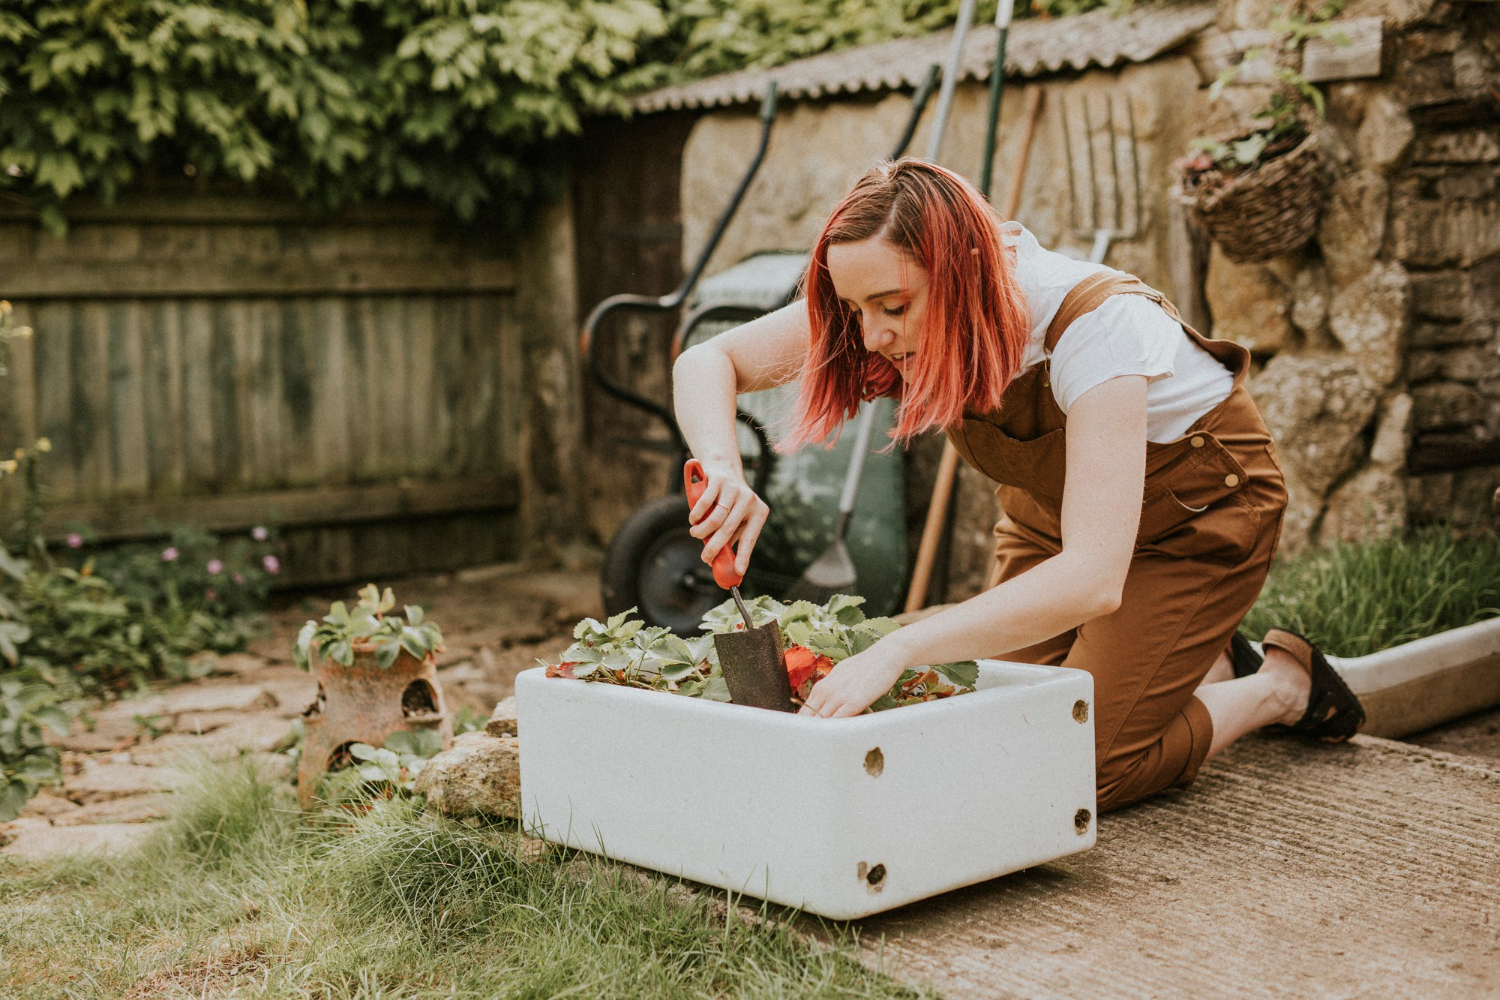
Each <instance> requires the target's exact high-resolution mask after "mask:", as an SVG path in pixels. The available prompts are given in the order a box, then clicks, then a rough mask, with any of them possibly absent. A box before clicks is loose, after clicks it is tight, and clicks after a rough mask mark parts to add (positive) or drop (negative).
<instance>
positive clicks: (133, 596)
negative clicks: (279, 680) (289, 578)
mask: <svg viewBox="0 0 1500 1000" xmlns="http://www.w3.org/2000/svg"><path fill="white" fill-rule="evenodd" d="M85 540H86V539H85V538H84V537H83V536H81V535H73V536H69V543H70V544H72V543H73V542H74V541H77V542H78V543H80V544H81V543H82V542H83V541H85ZM277 552H278V547H277V545H276V541H275V538H274V534H273V533H272V532H271V531H270V529H267V528H264V527H257V528H255V529H254V530H253V531H252V532H251V533H250V534H248V535H240V536H236V537H234V538H220V537H219V536H217V535H214V534H212V533H210V532H207V531H203V530H201V529H198V528H189V527H179V528H177V529H175V530H174V531H173V532H172V535H171V541H169V542H168V543H167V544H165V545H159V544H151V545H128V546H121V547H120V548H117V549H111V550H109V551H106V552H102V553H100V554H99V555H98V556H96V557H95V558H94V572H95V574H96V575H98V576H100V577H103V578H104V579H106V580H109V581H110V582H111V583H113V584H114V585H115V588H116V589H117V590H118V591H119V592H120V594H121V596H123V597H126V598H128V599H130V600H132V601H137V602H139V603H140V604H141V605H142V606H143V607H145V608H148V609H152V610H162V609H178V608H181V609H187V610H189V611H205V612H207V613H208V614H210V615H212V616H214V617H215V618H216V619H220V620H223V621H228V620H230V619H233V618H235V617H236V616H239V615H246V614H253V613H255V612H258V611H260V610H261V609H262V608H264V607H265V603H266V596H267V595H268V594H269V593H270V589H271V578H272V577H274V576H276V575H277V574H278V573H280V572H281V560H280V557H279V555H278V554H277Z"/></svg>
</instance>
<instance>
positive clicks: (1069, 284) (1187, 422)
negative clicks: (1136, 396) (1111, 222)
mask: <svg viewBox="0 0 1500 1000" xmlns="http://www.w3.org/2000/svg"><path fill="white" fill-rule="evenodd" d="M1001 238H1002V239H1003V240H1004V241H1005V243H1006V245H1008V246H1013V247H1015V249H1016V280H1017V282H1018V283H1019V284H1020V286H1021V291H1022V292H1023V293H1024V294H1025V296H1026V301H1027V304H1028V305H1029V306H1030V309H1031V343H1030V345H1029V346H1028V347H1027V351H1026V358H1025V362H1024V367H1026V368H1030V367H1031V366H1033V365H1038V364H1041V363H1042V361H1043V360H1045V358H1046V350H1045V348H1044V347H1043V345H1044V344H1045V343H1046V339H1047V327H1048V325H1050V324H1051V322H1052V318H1053V317H1054V316H1056V315H1057V310H1058V308H1059V307H1060V306H1061V305H1062V301H1063V299H1064V298H1065V297H1066V296H1067V294H1068V292H1070V291H1072V290H1073V286H1075V285H1077V284H1078V283H1079V282H1080V281H1082V280H1083V279H1084V278H1087V277H1088V276H1089V275H1091V274H1095V273H1097V272H1099V271H1112V270H1114V269H1113V268H1109V267H1105V266H1104V265H1102V264H1091V263H1089V262H1088V261H1080V260H1074V259H1073V258H1071V257H1068V256H1066V255H1064V254H1060V253H1054V252H1052V251H1051V250H1046V249H1044V248H1043V247H1042V245H1041V244H1039V243H1038V242H1037V241H1036V237H1035V236H1032V235H1031V233H1030V232H1029V231H1028V230H1027V229H1026V228H1025V227H1023V226H1022V225H1021V224H1020V223H1018V222H1007V223H1005V224H1004V225H1003V226H1002V227H1001ZM1117 273H1119V272H1117ZM1121 375H1144V376H1146V379H1147V386H1146V440H1148V441H1155V442H1165V441H1175V440H1177V439H1178V438H1180V437H1182V436H1183V435H1184V434H1185V433H1187V430H1188V428H1189V427H1191V426H1192V425H1193V424H1194V423H1196V422H1197V421H1198V418H1200V417H1202V416H1203V415H1204V414H1205V413H1207V412H1208V411H1209V410H1212V409H1213V408H1214V407H1215V406H1218V405H1219V404H1220V403H1222V402H1223V401H1224V400H1225V399H1228V398H1229V393H1230V391H1231V390H1232V389H1233V388H1234V376H1233V375H1232V374H1231V373H1230V371H1229V369H1227V368H1225V367H1224V366H1223V365H1221V364H1220V363H1219V362H1218V361H1217V360H1215V358H1214V356H1213V355H1212V354H1209V353H1208V352H1207V351H1205V350H1204V349H1203V348H1201V347H1199V346H1198V345H1197V344H1195V343H1194V342H1193V340H1192V338H1190V337H1189V336H1188V335H1187V334H1186V333H1185V332H1184V331H1183V329H1182V326H1181V324H1179V323H1178V322H1177V321H1176V320H1174V319H1172V317H1170V316H1168V315H1167V314H1166V312H1164V311H1163V310H1162V308H1161V307H1160V306H1158V305H1157V304H1156V303H1155V302H1152V301H1151V300H1150V299H1148V298H1146V297H1145V296H1142V295H1111V296H1110V297H1109V298H1107V299H1105V300H1104V303H1103V304H1102V305H1100V306H1099V308H1098V309H1095V310H1094V311H1093V312H1090V313H1086V314H1084V315H1083V316H1080V317H1078V319H1076V320H1074V321H1073V324H1072V325H1071V326H1069V327H1068V329H1067V330H1066V331H1065V332H1064V333H1063V335H1062V336H1061V337H1059V338H1058V341H1057V347H1056V349H1055V350H1054V351H1053V352H1052V372H1051V382H1052V394H1053V397H1054V398H1055V399H1056V400H1057V405H1058V408H1059V409H1061V410H1062V411H1063V413H1064V414H1066V413H1067V412H1068V408H1069V407H1070V406H1072V405H1073V403H1074V401H1075V400H1077V399H1078V397H1079V396H1082V395H1083V394H1084V393H1086V392H1088V391H1089V390H1090V389H1092V388H1094V387H1095V386H1096V385H1099V384H1100V383H1102V382H1106V381H1108V380H1109V379H1112V378H1117V377H1119V376H1121Z"/></svg>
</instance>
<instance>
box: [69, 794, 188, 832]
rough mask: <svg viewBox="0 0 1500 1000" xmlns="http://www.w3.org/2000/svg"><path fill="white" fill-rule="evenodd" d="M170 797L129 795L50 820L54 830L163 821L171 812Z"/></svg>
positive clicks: (78, 809) (161, 795)
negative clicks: (57, 828)
mask: <svg viewBox="0 0 1500 1000" xmlns="http://www.w3.org/2000/svg"><path fill="white" fill-rule="evenodd" d="M171 802H172V796H171V795H170V794H168V793H165V792H153V793H151V794H149V795H132V796H130V797H129V798H124V799H109V800H107V801H104V802H93V803H90V804H89V805H86V806H78V807H76V808H74V809H73V810H72V811H71V812H66V813H63V814H62V815H60V816H54V817H53V818H52V825H53V826H54V827H69V826H95V825H97V824H100V823H145V822H148V821H150V820H156V819H164V818H165V817H166V816H167V813H168V812H169V810H170V808H171Z"/></svg>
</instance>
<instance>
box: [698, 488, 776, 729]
mask: <svg viewBox="0 0 1500 1000" xmlns="http://www.w3.org/2000/svg"><path fill="white" fill-rule="evenodd" d="M682 483H683V486H684V488H685V489H686V491H687V501H688V509H689V511H691V510H692V508H693V507H694V506H695V505H696V504H697V503H698V499H699V498H700V497H702V496H703V489H704V487H705V486H706V485H707V483H708V476H707V475H706V474H705V473H704V471H703V466H702V465H701V464H700V463H699V462H698V460H697V459H691V460H689V461H688V463H687V464H686V465H685V466H683V469H682ZM734 555H735V554H734V552H733V551H731V549H730V547H729V546H728V545H726V546H724V547H723V548H722V549H720V550H719V554H718V555H716V556H714V561H713V571H714V582H715V583H717V584H718V585H719V586H720V587H723V588H724V589H725V590H727V591H729V594H730V596H731V597H733V598H734V604H735V607H737V608H739V609H740V616H741V617H742V618H744V619H745V627H744V630H743V631H738V630H737V631H734V632H720V633H718V634H716V635H715V636H714V649H715V650H717V651H718V654H719V665H720V667H721V668H723V671H724V683H725V684H727V685H729V697H730V698H731V699H732V700H733V701H734V703H735V704H736V705H753V706H755V707H756V708H770V709H775V710H776V711H779V712H790V711H791V710H792V686H791V682H790V681H788V679H787V675H786V662H785V660H784V659H783V652H782V648H781V625H780V624H779V623H778V622H777V621H776V619H774V618H773V619H771V620H770V621H768V622H766V623H765V624H764V625H756V624H755V619H754V618H753V617H751V615H750V609H749V608H748V607H746V606H745V600H744V598H743V597H741V596H740V583H741V581H743V580H744V577H743V576H741V575H740V574H739V573H737V572H735V568H734Z"/></svg>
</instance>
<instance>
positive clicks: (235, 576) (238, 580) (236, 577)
mask: <svg viewBox="0 0 1500 1000" xmlns="http://www.w3.org/2000/svg"><path fill="white" fill-rule="evenodd" d="M229 579H231V580H233V581H234V584H235V586H236V587H238V586H240V585H242V584H243V583H244V582H245V574H243V573H230V574H229Z"/></svg>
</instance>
